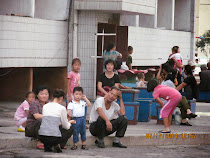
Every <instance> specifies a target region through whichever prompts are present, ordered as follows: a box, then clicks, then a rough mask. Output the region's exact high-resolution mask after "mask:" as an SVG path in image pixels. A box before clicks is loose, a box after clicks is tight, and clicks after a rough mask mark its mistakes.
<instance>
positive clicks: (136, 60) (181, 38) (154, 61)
mask: <svg viewBox="0 0 210 158" xmlns="http://www.w3.org/2000/svg"><path fill="white" fill-rule="evenodd" d="M128 45H131V46H133V48H134V52H133V54H132V57H133V64H132V65H133V66H157V65H160V64H161V63H164V62H166V61H167V59H168V56H169V55H170V54H171V48H172V47H173V46H175V45H178V46H179V47H180V50H181V54H182V56H183V59H184V63H186V62H187V60H188V59H190V55H191V53H192V50H191V33H190V32H182V31H171V30H159V29H151V28H141V27H128Z"/></svg>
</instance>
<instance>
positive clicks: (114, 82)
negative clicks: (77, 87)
mask: <svg viewBox="0 0 210 158" xmlns="http://www.w3.org/2000/svg"><path fill="white" fill-rule="evenodd" d="M104 66H105V68H106V71H105V72H103V73H102V74H101V75H100V77H99V81H98V85H97V88H98V91H97V94H98V95H99V96H102V97H103V96H105V95H106V94H107V93H108V92H109V91H110V89H111V87H113V86H115V87H119V86H120V78H119V76H118V75H117V74H115V73H114V66H115V62H114V60H111V59H108V60H107V61H106V62H105V64H104Z"/></svg>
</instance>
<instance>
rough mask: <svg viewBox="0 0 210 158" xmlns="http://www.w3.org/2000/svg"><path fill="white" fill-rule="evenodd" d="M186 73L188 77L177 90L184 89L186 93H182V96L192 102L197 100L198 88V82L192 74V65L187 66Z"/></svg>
mask: <svg viewBox="0 0 210 158" xmlns="http://www.w3.org/2000/svg"><path fill="white" fill-rule="evenodd" d="M184 72H185V74H186V75H187V77H186V78H185V79H184V81H183V82H182V83H181V84H180V85H179V86H178V87H176V89H177V90H178V91H180V90H182V88H184V92H183V93H182V95H183V96H185V97H186V98H187V100H192V99H193V98H195V99H197V97H198V86H197V81H196V80H195V77H194V76H193V73H192V67H191V66H190V65H186V66H185V70H184Z"/></svg>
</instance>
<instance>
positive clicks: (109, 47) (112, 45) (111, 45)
mask: <svg viewBox="0 0 210 158" xmlns="http://www.w3.org/2000/svg"><path fill="white" fill-rule="evenodd" d="M114 47H115V44H114V43H109V44H108V45H107V47H106V51H110V50H111V49H112V48H114Z"/></svg>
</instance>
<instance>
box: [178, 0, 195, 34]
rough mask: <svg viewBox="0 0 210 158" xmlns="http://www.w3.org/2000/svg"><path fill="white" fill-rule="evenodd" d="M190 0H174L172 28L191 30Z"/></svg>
mask: <svg viewBox="0 0 210 158" xmlns="http://www.w3.org/2000/svg"><path fill="white" fill-rule="evenodd" d="M190 14H191V0H184V1H183V0H175V17H174V29H175V30H180V31H190V30H191V27H190V26H191V17H190Z"/></svg>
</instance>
